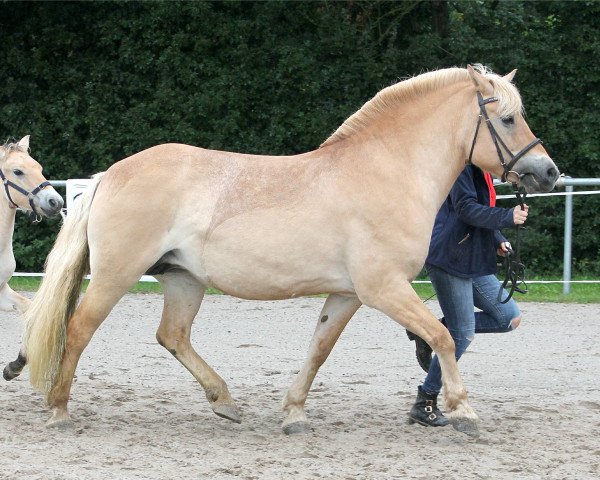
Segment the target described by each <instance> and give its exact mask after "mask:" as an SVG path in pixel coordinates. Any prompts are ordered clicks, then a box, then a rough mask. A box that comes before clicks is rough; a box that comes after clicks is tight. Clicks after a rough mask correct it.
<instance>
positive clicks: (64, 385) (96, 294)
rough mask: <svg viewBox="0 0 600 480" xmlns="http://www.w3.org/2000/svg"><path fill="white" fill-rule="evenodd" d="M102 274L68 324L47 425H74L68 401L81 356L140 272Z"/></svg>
mask: <svg viewBox="0 0 600 480" xmlns="http://www.w3.org/2000/svg"><path fill="white" fill-rule="evenodd" d="M98 278H99V276H97V277H95V278H92V280H91V281H90V284H89V286H88V288H87V291H86V293H85V296H84V297H83V300H82V301H81V303H80V304H79V306H78V307H77V309H76V310H75V312H74V314H73V316H72V317H71V319H70V320H69V323H68V325H67V332H66V345H65V351H64V353H63V357H62V362H61V365H60V370H59V372H58V375H57V376H56V379H55V381H54V384H53V385H52V388H51V389H50V393H49V394H48V403H49V405H50V407H51V408H52V417H51V418H50V420H48V422H47V423H46V426H47V427H65V426H70V425H71V419H70V417H69V413H68V409H67V403H68V401H69V394H70V392H71V386H72V383H73V376H74V375H75V369H76V368H77V363H78V362H79V358H80V357H81V354H82V353H83V350H84V349H85V347H86V346H87V345H88V343H89V342H90V340H91V339H92V336H93V335H94V333H95V332H96V330H97V329H98V327H99V326H100V324H101V323H102V322H103V321H104V320H105V319H106V317H107V316H108V314H109V313H110V311H111V310H112V309H113V307H114V306H115V305H116V303H117V302H118V301H119V300H120V299H121V297H122V296H123V295H124V294H125V293H126V292H127V290H128V289H129V288H130V287H131V286H132V285H133V284H135V282H136V281H137V279H138V278H139V275H138V276H137V277H135V276H132V277H131V279H129V281H127V282H120V283H113V282H112V281H108V280H107V281H99V280H98ZM109 278H110V277H109ZM111 280H114V278H112V279H111Z"/></svg>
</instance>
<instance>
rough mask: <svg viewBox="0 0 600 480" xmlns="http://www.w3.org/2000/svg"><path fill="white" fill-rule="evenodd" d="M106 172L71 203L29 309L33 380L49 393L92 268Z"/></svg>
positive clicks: (28, 342) (28, 351) (28, 352)
mask: <svg viewBox="0 0 600 480" xmlns="http://www.w3.org/2000/svg"><path fill="white" fill-rule="evenodd" d="M102 175H103V174H102V173H99V174H97V175H95V176H94V180H93V182H92V184H91V185H90V186H89V187H88V189H87V190H86V191H85V193H84V194H83V195H82V196H81V198H80V199H79V201H78V202H77V203H76V204H75V205H74V206H73V207H71V209H70V210H69V213H68V215H67V218H66V220H65V223H64V224H63V226H62V228H61V230H60V233H59V234H58V237H57V239H56V243H55V244H54V247H53V248H52V251H51V252H50V254H49V255H48V258H47V259H46V266H45V272H46V273H45V276H44V279H43V280H42V284H41V285H40V289H39V290H38V292H37V294H36V295H35V297H34V299H33V301H32V303H31V305H30V307H29V308H28V310H27V312H26V313H25V336H24V341H23V344H24V347H25V354H26V355H27V363H28V365H29V369H30V378H31V384H32V385H33V386H34V387H35V388H37V389H39V390H40V391H42V392H43V393H46V394H47V393H48V392H49V391H50V388H51V386H52V384H53V383H54V381H55V380H56V377H57V375H58V372H59V370H60V364H61V361H62V357H63V353H64V350H65V344H66V327H67V322H68V320H69V318H70V317H71V315H72V314H73V312H74V310H75V307H76V306H77V301H78V299H79V293H80V290H81V285H82V282H83V277H84V276H85V274H86V273H87V272H88V270H89V247H88V239H87V224H88V218H89V212H90V207H91V204H92V200H93V198H94V194H95V193H96V189H97V187H98V184H99V183H100V180H101V179H102Z"/></svg>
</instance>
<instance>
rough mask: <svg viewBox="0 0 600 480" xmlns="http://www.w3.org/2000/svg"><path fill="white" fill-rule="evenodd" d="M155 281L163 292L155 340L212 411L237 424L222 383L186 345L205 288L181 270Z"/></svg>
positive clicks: (236, 411)
mask: <svg viewBox="0 0 600 480" xmlns="http://www.w3.org/2000/svg"><path fill="white" fill-rule="evenodd" d="M156 278H157V279H158V281H159V282H160V283H161V285H162V287H163V292H164V309H163V314H162V319H161V321H160V325H159V327H158V330H157V332H156V339H157V341H158V343H159V344H160V345H162V346H163V347H164V348H166V349H167V350H168V351H169V352H170V353H171V354H172V355H173V356H174V357H175V358H176V359H177V360H179V362H180V363H181V364H182V365H183V366H184V367H185V368H186V369H187V370H188V371H189V372H190V373H191V374H192V375H193V376H194V378H195V379H196V380H197V381H198V383H200V385H201V386H202V388H203V389H204V392H205V393H206V398H207V399H208V401H209V403H210V405H211V407H212V409H213V411H214V412H215V413H216V414H217V415H218V416H220V417H223V418H226V419H228V420H231V421H233V422H236V423H241V421H242V417H241V414H240V411H239V409H238V407H237V406H236V404H235V402H234V401H233V399H232V398H231V395H230V394H229V390H228V388H227V384H226V383H225V381H224V380H223V379H222V378H221V377H220V376H219V375H218V374H217V373H216V372H215V371H214V370H213V369H212V368H211V367H210V366H209V365H208V364H207V363H206V362H205V361H204V360H203V359H202V357H200V355H198V353H197V352H196V351H195V350H194V348H193V347H192V344H191V342H190V334H191V329H192V322H193V321H194V318H195V317H196V314H197V313H198V310H199V309H200V304H201V303H202V299H203V297H204V289H205V287H204V286H203V285H202V284H201V283H200V282H198V281H197V280H196V279H195V278H194V277H192V276H191V275H190V274H189V273H188V272H186V271H185V270H171V271H168V272H166V273H165V274H163V275H157V276H156Z"/></svg>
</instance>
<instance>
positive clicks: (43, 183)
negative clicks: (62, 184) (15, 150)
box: [0, 169, 50, 217]
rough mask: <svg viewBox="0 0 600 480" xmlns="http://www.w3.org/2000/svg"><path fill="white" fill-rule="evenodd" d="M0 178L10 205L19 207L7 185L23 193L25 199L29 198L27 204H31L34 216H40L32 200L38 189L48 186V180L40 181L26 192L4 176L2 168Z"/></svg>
mask: <svg viewBox="0 0 600 480" xmlns="http://www.w3.org/2000/svg"><path fill="white" fill-rule="evenodd" d="M0 179H1V180H2V183H3V184H4V190H5V191H6V196H7V197H8V201H9V202H10V203H12V205H13V206H14V207H15V208H19V206H18V205H17V204H16V203H15V202H14V200H13V199H12V197H11V196H10V190H9V188H8V187H11V188H13V189H14V190H16V191H17V192H19V193H21V194H23V195H25V196H26V197H27V199H28V200H29V205H30V206H31V210H32V211H33V213H34V214H35V216H36V217H40V216H41V215H40V214H39V213H38V211H37V210H36V208H35V203H34V202H33V200H34V199H35V196H36V195H37V194H38V193H39V192H40V191H42V190H43V189H44V188H46V187H48V186H50V182H48V181H45V182H42V183H40V184H39V185H38V186H37V187H35V188H34V189H33V190H32V191H31V192H28V191H27V190H25V189H24V188H21V187H20V186H19V185H17V184H16V183H14V182H11V181H10V180H9V179H8V178H6V176H5V175H4V172H3V171H2V169H0Z"/></svg>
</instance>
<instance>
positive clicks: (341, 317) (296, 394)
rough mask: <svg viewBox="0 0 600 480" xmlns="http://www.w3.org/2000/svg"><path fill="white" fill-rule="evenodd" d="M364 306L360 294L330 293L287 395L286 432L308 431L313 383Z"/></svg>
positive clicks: (284, 422) (285, 404)
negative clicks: (307, 405)
mask: <svg viewBox="0 0 600 480" xmlns="http://www.w3.org/2000/svg"><path fill="white" fill-rule="evenodd" d="M360 306H361V302H360V300H358V298H356V297H344V296H341V295H330V296H329V297H327V300H326V301H325V304H324V305H323V309H322V310H321V314H320V315H319V321H318V323H317V327H316V329H315V333H314V334H313V337H312V340H311V342H310V346H309V349H308V357H307V359H306V361H305V362H304V365H303V366H302V369H301V370H300V371H299V372H298V375H296V378H295V379H294V382H293V383H292V385H291V386H290V388H289V390H288V391H287V393H286V395H285V398H284V399H283V410H284V411H285V412H286V413H287V415H286V418H285V419H284V421H283V425H282V427H283V431H284V433H286V434H294V433H304V432H307V431H308V430H309V426H308V421H307V419H306V414H305V412H304V403H305V402H306V398H307V397H308V392H309V390H310V386H311V385H312V382H313V380H314V379H315V376H316V375H317V372H318V371H319V367H320V366H321V365H323V363H324V362H325V360H326V359H327V357H328V356H329V354H330V353H331V350H332V349H333V347H334V345H335V343H336V342H337V339H338V338H339V336H340V335H341V333H342V331H343V330H344V328H345V327H346V325H347V324H348V322H349V321H350V319H351V318H352V315H354V313H356V310H358V308H359V307H360Z"/></svg>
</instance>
